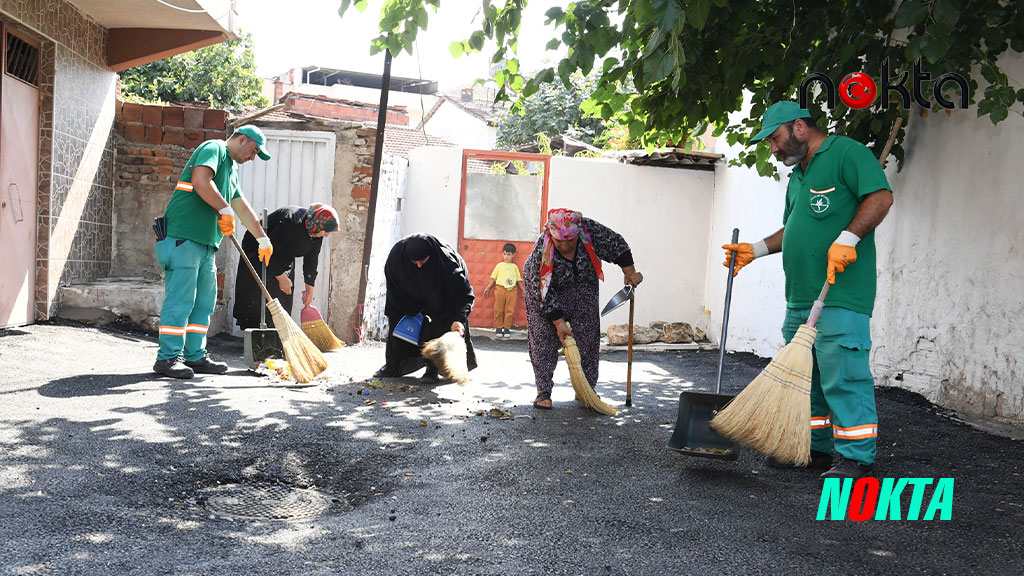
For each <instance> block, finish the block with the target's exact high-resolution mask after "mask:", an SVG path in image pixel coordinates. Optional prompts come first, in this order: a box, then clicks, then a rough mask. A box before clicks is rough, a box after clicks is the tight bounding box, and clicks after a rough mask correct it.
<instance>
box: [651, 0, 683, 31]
mask: <svg viewBox="0 0 1024 576" xmlns="http://www.w3.org/2000/svg"><path fill="white" fill-rule="evenodd" d="M651 8H652V9H653V11H654V22H655V24H657V25H658V28H660V29H661V30H664V31H666V32H667V31H669V30H671V29H672V27H673V26H675V25H676V20H678V19H679V17H680V16H681V15H682V14H683V8H682V7H681V6H680V5H679V0H653V3H652V4H651Z"/></svg>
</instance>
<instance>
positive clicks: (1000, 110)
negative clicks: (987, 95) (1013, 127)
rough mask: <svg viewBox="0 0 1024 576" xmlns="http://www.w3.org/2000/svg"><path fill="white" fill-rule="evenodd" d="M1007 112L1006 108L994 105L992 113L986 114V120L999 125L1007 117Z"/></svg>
mask: <svg viewBox="0 0 1024 576" xmlns="http://www.w3.org/2000/svg"><path fill="white" fill-rule="evenodd" d="M1009 112H1010V111H1009V110H1008V109H1007V108H1006V106H1001V105H996V106H994V107H993V108H992V111H991V112H989V113H988V119H989V120H991V121H992V124H999V123H1000V122H1002V121H1003V120H1006V117H1007V116H1008V115H1009Z"/></svg>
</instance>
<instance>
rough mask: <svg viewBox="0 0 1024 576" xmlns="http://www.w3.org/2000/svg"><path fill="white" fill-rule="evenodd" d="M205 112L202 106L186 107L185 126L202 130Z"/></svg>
mask: <svg viewBox="0 0 1024 576" xmlns="http://www.w3.org/2000/svg"><path fill="white" fill-rule="evenodd" d="M205 112H206V111H205V110H202V109H200V108H185V128H192V129H196V130H202V129H203V116H204V114H205Z"/></svg>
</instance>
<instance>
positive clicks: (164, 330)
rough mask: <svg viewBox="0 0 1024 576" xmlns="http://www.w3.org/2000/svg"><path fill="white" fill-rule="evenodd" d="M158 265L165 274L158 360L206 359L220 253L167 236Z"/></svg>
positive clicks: (160, 244) (159, 251)
mask: <svg viewBox="0 0 1024 576" xmlns="http://www.w3.org/2000/svg"><path fill="white" fill-rule="evenodd" d="M155 251H156V261H157V264H159V265H160V267H161V268H163V270H164V304H163V307H162V308H161V309H160V337H159V339H158V342H159V344H160V351H159V352H157V360H170V359H172V358H177V357H178V356H182V357H184V358H185V360H186V361H188V362H195V361H197V360H201V359H202V358H203V356H206V332H207V330H209V328H210V315H211V314H213V307H214V305H215V304H216V302H217V268H216V265H215V263H214V255H216V253H217V249H216V248H214V247H213V246H207V245H206V244H199V243H197V242H193V241H191V240H184V239H181V238H174V237H172V236H168V237H167V238H164V239H163V240H160V241H159V242H157V243H156V246H155Z"/></svg>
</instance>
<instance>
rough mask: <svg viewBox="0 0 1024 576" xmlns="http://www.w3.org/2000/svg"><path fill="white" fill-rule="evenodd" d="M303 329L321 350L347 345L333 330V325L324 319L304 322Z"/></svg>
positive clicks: (326, 350) (325, 350)
mask: <svg viewBox="0 0 1024 576" xmlns="http://www.w3.org/2000/svg"><path fill="white" fill-rule="evenodd" d="M302 331H303V332H305V333H306V336H308V337H309V340H310V342H312V343H313V344H314V345H316V347H317V348H319V349H320V351H321V352H330V351H331V350H337V349H339V348H341V347H343V346H344V345H345V343H344V342H342V341H341V340H339V339H338V337H337V336H335V335H334V332H333V331H331V327H330V326H328V325H327V323H326V322H324V321H323V320H320V319H317V320H312V321H309V322H303V323H302Z"/></svg>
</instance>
